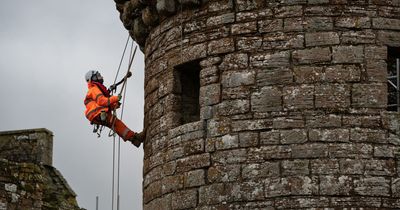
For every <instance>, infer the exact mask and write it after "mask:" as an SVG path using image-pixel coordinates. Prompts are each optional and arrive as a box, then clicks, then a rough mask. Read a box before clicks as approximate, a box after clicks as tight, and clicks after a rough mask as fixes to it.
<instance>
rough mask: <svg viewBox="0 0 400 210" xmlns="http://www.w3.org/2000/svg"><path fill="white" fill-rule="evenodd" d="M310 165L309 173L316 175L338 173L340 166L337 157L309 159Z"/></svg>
mask: <svg viewBox="0 0 400 210" xmlns="http://www.w3.org/2000/svg"><path fill="white" fill-rule="evenodd" d="M310 165H311V173H312V174H318V175H327V174H338V173H339V168H340V167H339V161H338V160H337V159H316V160H311V164H310ZM321 177H322V176H321Z"/></svg>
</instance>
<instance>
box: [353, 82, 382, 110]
mask: <svg viewBox="0 0 400 210" xmlns="http://www.w3.org/2000/svg"><path fill="white" fill-rule="evenodd" d="M386 94H387V85H386V84H384V83H371V84H354V85H353V88H352V104H351V105H352V106H353V107H356V108H361V107H362V108H386V105H387V97H386Z"/></svg>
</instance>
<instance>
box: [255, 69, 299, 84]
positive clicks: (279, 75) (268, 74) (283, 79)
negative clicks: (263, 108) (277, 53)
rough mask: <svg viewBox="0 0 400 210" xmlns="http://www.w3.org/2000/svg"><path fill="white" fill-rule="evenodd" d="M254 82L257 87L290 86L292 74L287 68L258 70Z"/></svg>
mask: <svg viewBox="0 0 400 210" xmlns="http://www.w3.org/2000/svg"><path fill="white" fill-rule="evenodd" d="M256 81H257V85H258V86H269V85H285V84H291V83H292V82H293V72H292V71H291V70H290V68H288V67H283V68H263V69H258V70H257V72H256Z"/></svg>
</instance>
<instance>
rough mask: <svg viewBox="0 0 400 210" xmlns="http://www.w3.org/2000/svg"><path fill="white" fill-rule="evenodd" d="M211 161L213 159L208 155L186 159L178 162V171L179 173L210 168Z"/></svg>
mask: <svg viewBox="0 0 400 210" xmlns="http://www.w3.org/2000/svg"><path fill="white" fill-rule="evenodd" d="M210 161H211V158H210V154H208V153H204V154H199V155H192V156H188V157H184V158H182V159H178V160H177V165H176V170H177V172H184V171H190V170H194V169H199V168H203V167H207V166H210V164H211V163H210Z"/></svg>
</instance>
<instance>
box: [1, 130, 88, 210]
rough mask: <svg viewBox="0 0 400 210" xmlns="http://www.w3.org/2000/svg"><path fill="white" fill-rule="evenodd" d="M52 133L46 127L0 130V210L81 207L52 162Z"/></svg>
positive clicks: (41, 209)
mask: <svg viewBox="0 0 400 210" xmlns="http://www.w3.org/2000/svg"><path fill="white" fill-rule="evenodd" d="M52 136H53V135H52V133H51V132H50V131H49V130H47V129H32V130H19V131H6V132H0V168H1V169H2V170H0V210H22V209H23V210H81V208H79V206H78V204H77V202H76V199H75V198H76V194H75V193H74V191H73V190H72V189H71V188H70V187H69V185H68V183H67V182H66V180H65V179H64V177H63V176H62V175H61V173H60V172H59V171H58V170H57V169H56V168H54V167H53V166H51V163H52V150H53V147H52V143H53V138H52Z"/></svg>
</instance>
